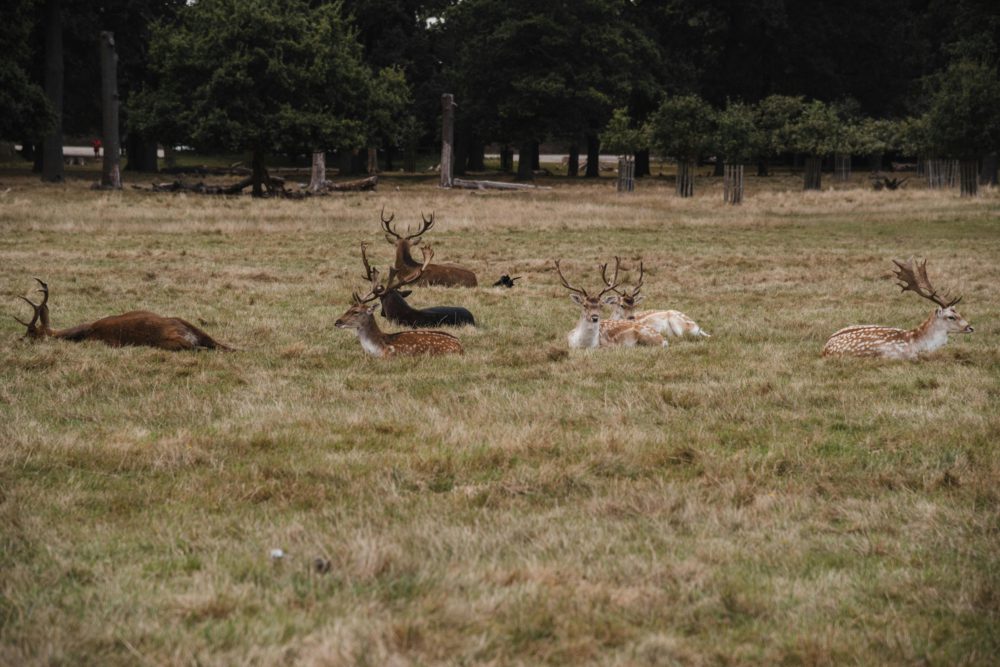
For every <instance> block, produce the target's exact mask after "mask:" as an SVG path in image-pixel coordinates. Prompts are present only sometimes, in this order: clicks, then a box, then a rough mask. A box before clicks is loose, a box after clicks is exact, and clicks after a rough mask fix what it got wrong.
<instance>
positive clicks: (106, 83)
mask: <svg viewBox="0 0 1000 667" xmlns="http://www.w3.org/2000/svg"><path fill="white" fill-rule="evenodd" d="M100 48H101V116H102V126H103V128H102V129H103V134H104V164H103V165H102V167H101V185H102V186H104V187H110V188H114V189H115V190H121V188H122V171H121V153H122V151H121V141H120V139H119V137H118V104H119V102H118V54H117V53H116V52H115V36H114V33H111V32H108V31H107V30H104V31H101V45H100Z"/></svg>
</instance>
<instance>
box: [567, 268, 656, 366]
mask: <svg viewBox="0 0 1000 667" xmlns="http://www.w3.org/2000/svg"><path fill="white" fill-rule="evenodd" d="M555 265H556V273H558V274H559V280H560V282H562V285H563V287H565V288H566V289H568V290H569V293H570V294H569V298H570V299H571V300H572V301H573V303H575V304H577V305H578V306H580V319H579V321H577V323H576V327H575V328H574V329H573V330H572V331H570V332H569V335H568V336H567V339H568V340H569V346H570V347H571V348H576V349H593V348H595V347H635V346H636V345H658V346H664V347H665V346H666V345H667V341H666V340H665V339H664V338H663V336H661V335H660V334H658V333H656V332H655V331H653V330H652V329H650V328H648V327H645V326H642V325H641V324H637V323H636V322H607V321H603V320H601V306H602V304H603V303H605V298H604V295H605V294H607V293H608V292H611V291H613V290H614V288H615V287H617V284H616V283H612V284H611V285H608V286H607V287H606V288H605V289H603V290H602V291H601V292H600V293H599V294H598V295H597V296H590V295H589V294H588V293H587V290H585V289H582V288H579V287H573V286H572V285H570V283H569V281H567V280H566V277H565V276H564V275H563V273H562V268H561V267H560V266H559V260H558V259H557V260H556V261H555ZM617 275H618V260H617V258H615V276H616V277H617Z"/></svg>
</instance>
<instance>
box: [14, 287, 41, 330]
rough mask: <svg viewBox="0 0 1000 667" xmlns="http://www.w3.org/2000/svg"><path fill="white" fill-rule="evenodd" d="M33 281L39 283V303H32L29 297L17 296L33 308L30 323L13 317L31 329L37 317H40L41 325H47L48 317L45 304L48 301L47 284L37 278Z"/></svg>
mask: <svg viewBox="0 0 1000 667" xmlns="http://www.w3.org/2000/svg"><path fill="white" fill-rule="evenodd" d="M35 282H37V283H38V284H39V285H41V289H40V290H38V291H39V292H41V293H42V302H41V303H37V304H36V303H34V302H33V301H31V300H30V299H28V298H27V297H24V296H19V297H18V298H19V299H22V300H23V301H24V302H25V303H27V304H28V305H29V306H31V307H32V308H34V310H35V314H34V315H33V316H32V317H31V323H30V324H29V323H27V322H25V321H24V320H22V319H20V318H18V317H14V319H15V320H16V321H17V322H18V323H19V324H23V325H24V326H26V327H28V328H29V329H33V328H34V326H35V323H36V322H37V321H38V319H39V318H41V319H42V326H47V325H48V319H49V318H48V306H47V304H48V302H49V286H48V285H47V284H46V283H44V282H42V281H41V280H40V279H38V278H35Z"/></svg>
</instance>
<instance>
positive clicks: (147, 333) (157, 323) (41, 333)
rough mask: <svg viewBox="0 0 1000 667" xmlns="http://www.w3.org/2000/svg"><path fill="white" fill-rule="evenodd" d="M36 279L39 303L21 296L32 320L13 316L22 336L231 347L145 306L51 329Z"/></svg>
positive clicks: (45, 291) (45, 295)
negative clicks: (39, 295) (91, 320)
mask: <svg viewBox="0 0 1000 667" xmlns="http://www.w3.org/2000/svg"><path fill="white" fill-rule="evenodd" d="M35 281H36V282H37V283H38V285H39V287H40V289H39V290H38V291H39V292H40V293H41V294H42V301H41V303H37V304H36V303H34V302H33V301H31V300H30V299H28V298H27V297H24V296H22V297H20V298H21V299H23V300H24V301H25V302H27V304H28V305H29V306H31V307H32V308H33V309H34V311H35V313H34V315H33V316H32V318H31V322H25V321H24V320H21V319H20V318H18V317H14V319H15V320H17V322H18V323H20V324H22V325H24V326H25V327H27V333H26V334H25V338H30V339H33V340H38V339H41V338H59V339H62V340H71V341H74V342H80V341H87V340H96V341H100V342H102V343H104V344H105V345H110V346H111V347H124V346H127V345H144V346H148V347H155V348H159V349H161V350H171V351H176V350H232V349H233V348H231V347H229V346H228V345H224V344H222V343H220V342H218V341H217V340H215V339H213V338H212V337H211V336H209V335H208V334H207V333H205V332H204V331H202V330H201V329H199V328H198V327H196V326H195V325H193V324H191V323H190V322H187V321H185V320H182V319H180V318H179V317H161V316H160V315H157V314H156V313H151V312H149V311H145V310H133V311H131V312H128V313H124V314H122V315H112V316H110V317H103V318H101V319H99V320H96V321H94V322H88V323H86V324H79V325H77V326H75V327H70V328H68V329H55V330H53V329H52V328H51V327H50V326H49V305H48V302H49V286H48V284H46V283H44V282H42V281H41V280H40V279H38V278H35Z"/></svg>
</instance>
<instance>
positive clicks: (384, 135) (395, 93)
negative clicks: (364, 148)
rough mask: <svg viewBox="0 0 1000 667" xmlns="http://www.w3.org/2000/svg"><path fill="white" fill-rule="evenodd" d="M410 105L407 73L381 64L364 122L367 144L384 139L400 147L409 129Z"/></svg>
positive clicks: (410, 120)
mask: <svg viewBox="0 0 1000 667" xmlns="http://www.w3.org/2000/svg"><path fill="white" fill-rule="evenodd" d="M412 104H413V97H412V95H411V94H410V86H409V85H408V84H407V82H406V75H405V74H403V71H402V70H401V69H399V68H398V67H383V68H382V69H381V70H379V72H378V74H377V75H376V77H375V79H374V80H373V81H372V97H371V101H370V103H369V105H368V108H369V111H368V115H367V118H366V121H365V131H366V133H367V136H368V140H367V142H366V143H367V144H368V145H369V146H379V145H381V144H382V143H383V141H385V142H388V144H389V145H390V146H399V145H401V144H403V143H404V142H405V140H406V137H407V134H408V133H409V132H412V131H413V130H412V128H413V123H414V118H413V116H412V115H411V114H410V113H409V109H410V107H411V105H412Z"/></svg>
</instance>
